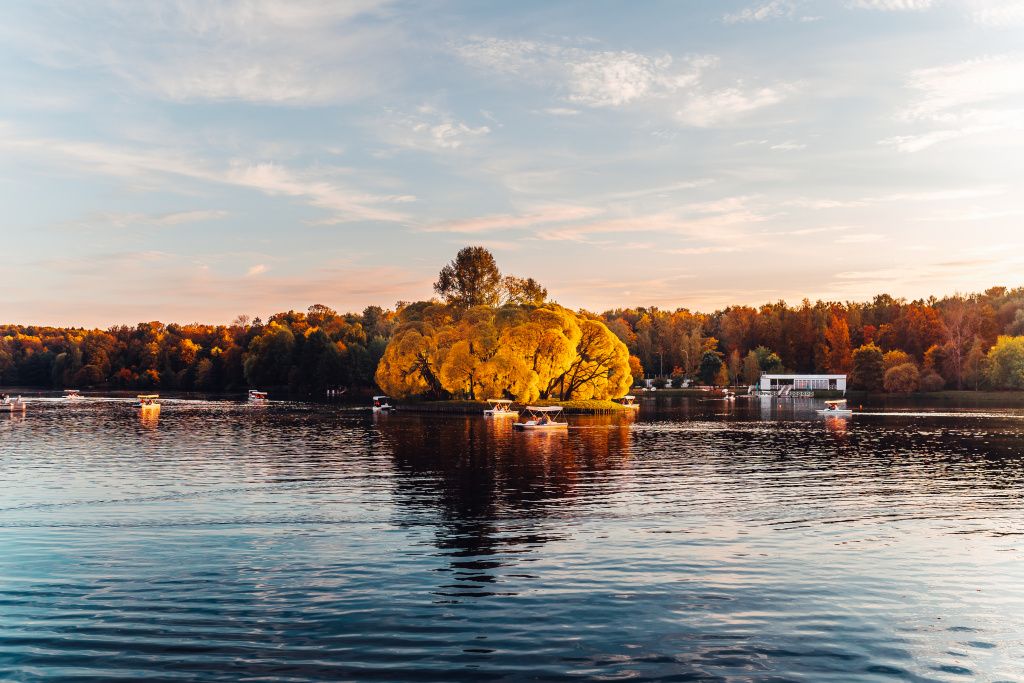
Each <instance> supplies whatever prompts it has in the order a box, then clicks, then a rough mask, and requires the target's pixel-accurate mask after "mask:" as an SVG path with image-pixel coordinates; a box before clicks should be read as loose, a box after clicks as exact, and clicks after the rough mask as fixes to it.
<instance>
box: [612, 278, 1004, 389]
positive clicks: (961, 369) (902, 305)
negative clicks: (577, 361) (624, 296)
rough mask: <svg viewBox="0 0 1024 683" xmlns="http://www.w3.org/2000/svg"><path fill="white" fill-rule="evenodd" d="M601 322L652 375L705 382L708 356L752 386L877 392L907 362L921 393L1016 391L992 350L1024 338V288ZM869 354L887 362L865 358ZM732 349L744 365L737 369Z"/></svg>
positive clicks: (618, 313) (639, 312) (647, 313)
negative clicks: (810, 380) (778, 378)
mask: <svg viewBox="0 0 1024 683" xmlns="http://www.w3.org/2000/svg"><path fill="white" fill-rule="evenodd" d="M602 317H603V319H604V320H605V321H606V322H607V323H608V327H609V329H610V330H612V332H614V334H615V335H616V336H617V337H619V339H621V340H622V341H623V342H624V343H625V344H626V346H627V347H629V351H630V353H631V354H633V355H635V356H637V358H638V359H639V361H640V364H641V365H642V367H643V368H645V369H647V370H648V371H649V372H650V371H653V372H655V373H657V372H659V369H660V368H664V369H665V371H666V372H667V371H668V369H670V368H671V369H673V370H675V369H678V370H679V372H680V373H681V374H682V375H683V376H685V377H689V378H691V379H701V380H703V381H708V380H709V379H710V377H709V376H708V372H703V373H702V372H701V362H702V360H703V358H704V352H705V351H708V350H710V351H715V352H716V353H718V354H720V356H719V357H720V358H728V359H730V362H729V374H730V375H732V376H733V377H734V378H735V376H737V375H739V376H741V377H742V379H743V381H744V382H746V383H753V382H754V381H756V379H757V376H758V375H760V373H761V372H782V371H789V372H800V373H822V372H837V373H849V374H851V383H852V384H851V386H858V387H860V388H870V389H872V390H878V389H882V388H883V386H884V373H885V371H886V370H889V369H891V368H893V367H895V366H896V365H902V364H905V363H910V364H912V365H913V366H914V367H915V368H916V369H917V370H918V371H919V374H923V377H924V379H923V381H922V382H921V383H920V386H921V387H922V388H934V387H935V386H936V385H937V382H938V379H941V380H942V382H943V385H944V386H949V387H954V388H960V387H969V388H972V389H978V388H983V387H995V386H1003V387H1009V386H1012V382H1011V381H1010V380H1009V379H1008V378H1007V377H1006V376H1004V375H1005V373H1001V372H1000V371H999V370H998V369H997V368H998V367H1002V366H994V365H993V358H994V356H993V357H990V356H989V354H988V351H989V349H991V348H992V347H993V346H994V345H995V344H996V338H997V337H998V336H999V335H1000V334H1004V335H1008V336H1013V335H1020V334H1022V333H1024V287H1021V288H1016V289H1008V288H1006V287H992V288H990V289H988V290H986V291H985V292H984V293H982V294H971V295H960V294H957V295H955V296H950V297H946V298H944V299H935V298H931V299H928V300H917V301H909V302H908V301H907V300H905V299H896V298H893V297H891V296H889V295H887V294H880V295H878V296H876V297H875V298H874V299H872V300H871V301H868V302H863V303H861V302H846V303H840V302H835V301H832V302H826V301H817V302H814V303H811V302H810V301H809V300H807V299H805V300H804V301H802V302H801V303H800V304H799V305H796V306H790V305H787V304H786V303H785V302H782V301H779V302H776V303H769V304H765V305H763V306H760V307H758V308H754V307H750V306H730V307H728V308H725V309H723V310H720V311H716V312H714V313H711V314H705V313H695V312H692V311H690V310H688V309H685V308H679V309H676V310H674V311H667V310H661V309H658V308H627V309H621V308H620V309H614V310H610V311H606V312H604V313H603V314H602ZM869 347H870V348H871V349H877V351H878V352H879V353H880V354H882V355H881V356H876V355H875V353H874V351H869V352H868V353H866V354H864V353H861V354H859V355H858V351H861V350H862V349H865V348H869ZM734 352H738V353H739V355H740V358H741V359H742V360H741V362H740V364H739V368H740V371H739V372H736V371H735V367H734V366H735V365H736V363H735V362H734V360H733V359H734V358H735V356H734ZM769 358H770V359H771V360H769ZM858 358H859V362H858ZM883 358H884V360H883ZM994 367H995V368H996V369H994ZM708 370H709V371H710V369H708ZM993 373H996V374H993ZM909 374H910V373H909V372H907V371H906V370H904V372H903V375H905V376H909ZM709 383H710V382H709Z"/></svg>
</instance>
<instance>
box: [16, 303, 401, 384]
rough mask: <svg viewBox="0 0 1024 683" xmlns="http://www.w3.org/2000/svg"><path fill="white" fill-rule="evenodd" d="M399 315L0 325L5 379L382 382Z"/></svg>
mask: <svg viewBox="0 0 1024 683" xmlns="http://www.w3.org/2000/svg"><path fill="white" fill-rule="evenodd" d="M394 321H395V314H394V313H393V312H390V311H385V310H383V309H381V308H379V307H375V306H371V307H369V308H367V309H366V310H365V311H363V313H362V314H361V315H360V314H339V313H337V312H336V311H334V310H332V309H330V308H328V307H327V306H323V305H315V306H311V307H310V308H309V311H308V313H301V312H295V311H288V312H287V313H278V314H276V315H273V316H271V317H270V319H269V320H268V321H267V323H266V324H264V323H263V322H261V321H260V320H259V319H258V318H257V319H255V320H250V318H249V317H248V316H239V317H238V318H237V319H236V320H235V322H234V323H232V324H231V325H201V324H198V323H195V324H191V325H176V324H168V325H164V324H162V323H159V322H149V323H140V324H139V325H137V326H135V327H126V326H120V327H112V328H110V329H108V330H83V329H77V328H71V329H65V328H53V327H21V326H11V325H8V326H0V383H2V384H7V385H28V386H39V387H54V388H62V387H93V386H109V387H115V388H125V389H184V390H199V391H241V390H244V389H246V388H247V387H260V388H264V389H266V388H272V387H273V388H282V387H287V388H288V390H289V391H290V392H292V393H294V394H297V395H303V394H321V393H322V392H323V391H324V390H325V389H326V388H328V387H348V388H353V389H360V388H364V389H366V390H370V389H373V388H374V382H373V373H374V371H375V370H376V367H377V362H378V360H379V359H380V357H381V355H383V353H384V349H385V347H386V346H387V339H388V338H390V336H391V331H392V329H393V326H394Z"/></svg>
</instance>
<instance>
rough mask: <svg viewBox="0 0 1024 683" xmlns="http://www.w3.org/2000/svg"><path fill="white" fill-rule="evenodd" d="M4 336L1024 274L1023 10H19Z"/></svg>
mask: <svg viewBox="0 0 1024 683" xmlns="http://www.w3.org/2000/svg"><path fill="white" fill-rule="evenodd" d="M0 80H2V83H3V97H2V98H0V201H2V206H3V208H4V212H3V213H4V215H3V217H2V219H0V226H2V227H0V231H2V232H0V237H2V240H3V241H2V243H0V270H2V272H3V274H4V281H5V288H4V293H3V295H2V297H0V322H14V323H26V324H28V323H44V324H81V325H89V326H92V325H98V326H107V325H110V324H113V323H133V322H136V321H140V320H153V319H160V320H165V321H170V320H175V321H179V322H189V321H203V322H227V321H229V320H231V319H232V318H233V317H235V316H236V315H237V314H240V313H247V314H250V315H262V316H265V315H267V314H270V313H273V312H275V311H279V310H287V309H290V308H296V309H304V308H306V307H307V306H308V305H310V304H312V303H324V304H327V305H330V306H332V307H334V308H337V309H340V310H358V309H361V308H363V307H364V306H366V305H368V304H379V305H383V306H392V305H394V302H395V301H397V300H400V299H402V300H415V299H422V298H426V297H429V296H430V295H431V289H430V286H431V283H432V281H433V280H434V279H435V278H436V275H437V271H438V270H439V269H440V267H441V266H442V265H443V264H444V263H445V262H446V261H448V260H449V259H451V258H452V257H453V256H454V254H455V252H456V251H457V250H458V249H459V248H460V247H462V246H464V245H466V244H481V245H484V246H487V247H488V248H490V249H491V250H492V251H493V252H494V253H495V255H496V257H497V258H498V262H499V264H500V265H501V266H502V268H503V269H504V270H505V271H507V272H510V273H514V274H517V275H522V276H532V277H535V278H537V279H538V280H540V281H541V282H542V283H544V284H545V285H546V286H547V287H548V289H549V291H550V293H551V295H552V297H553V298H554V299H555V300H557V301H559V302H560V303H562V304H564V305H567V306H570V307H586V308H590V309H595V310H604V309H607V308H612V307H616V306H640V305H657V306H661V307H664V308H676V307H680V306H685V307H688V308H691V309H698V310H706V311H707V310H713V309H715V308H720V307H723V306H726V305H728V304H733V303H744V304H759V303H763V302H765V301H769V300H777V299H785V300H787V301H790V302H796V301H799V300H800V299H802V298H804V297H805V296H806V297H810V298H811V299H816V298H824V299H839V300H847V299H853V300H860V299H865V298H868V297H870V296H872V295H873V294H875V293H878V292H882V291H885V292H889V293H891V294H893V295H896V296H907V297H909V298H913V297H917V296H927V295H929V294H936V295H941V294H946V293H952V292H954V291H957V290H960V291H974V290H980V289H984V288H986V287H988V286H991V285H997V284H1001V285H1008V286H1020V285H1021V284H1024V248H1022V247H1024V229H1022V227H1024V0H849V1H839V0H754V1H752V2H749V1H748V2H743V1H741V2H720V1H718V0H708V1H706V2H700V1H693V2H685V3H684V2H675V1H673V2H648V3H620V4H615V3H608V2H584V1H581V2H564V3H558V4H555V3H549V2H516V3H504V4H499V3H458V2H443V1H442V2H432V3H417V4H412V3H410V4H405V3H401V2H383V1H376V0H360V1H352V2H344V3H342V2H326V1H325V2H319V1H313V2H296V1H293V0H247V1H243V0H240V1H236V2H218V3H211V2H206V1H205V0H178V1H177V2H164V1H157V0H153V1H152V2H148V1H144V0H140V1H138V2H130V3H123V2H115V1H113V0H110V1H109V2H94V3H80V2H71V1H67V2H54V1H43V2H31V3H18V4H16V5H11V6H8V7H6V8H5V12H4V21H3V22H2V23H0Z"/></svg>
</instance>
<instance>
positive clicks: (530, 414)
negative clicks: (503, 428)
mask: <svg viewBox="0 0 1024 683" xmlns="http://www.w3.org/2000/svg"><path fill="white" fill-rule="evenodd" d="M561 412H562V406H526V418H527V419H526V420H524V421H522V422H515V423H513V424H512V426H513V427H514V428H516V429H520V430H529V431H554V430H559V429H566V428H568V426H569V424H568V423H567V422H559V421H558V420H557V418H558V416H559V415H560V414H561Z"/></svg>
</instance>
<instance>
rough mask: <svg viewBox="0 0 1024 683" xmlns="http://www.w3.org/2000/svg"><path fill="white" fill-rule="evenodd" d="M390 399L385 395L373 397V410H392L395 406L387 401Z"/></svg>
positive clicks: (376, 411) (377, 411)
mask: <svg viewBox="0 0 1024 683" xmlns="http://www.w3.org/2000/svg"><path fill="white" fill-rule="evenodd" d="M390 400H391V399H390V398H388V397H387V396H374V397H373V412H375V413H379V412H381V411H386V410H394V409H395V407H394V406H393V405H391V404H390V403H389V401H390Z"/></svg>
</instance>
